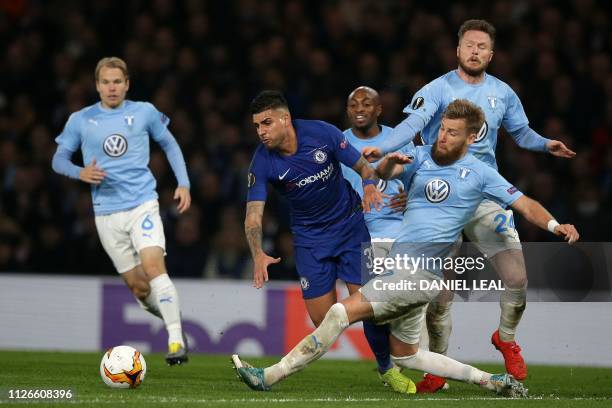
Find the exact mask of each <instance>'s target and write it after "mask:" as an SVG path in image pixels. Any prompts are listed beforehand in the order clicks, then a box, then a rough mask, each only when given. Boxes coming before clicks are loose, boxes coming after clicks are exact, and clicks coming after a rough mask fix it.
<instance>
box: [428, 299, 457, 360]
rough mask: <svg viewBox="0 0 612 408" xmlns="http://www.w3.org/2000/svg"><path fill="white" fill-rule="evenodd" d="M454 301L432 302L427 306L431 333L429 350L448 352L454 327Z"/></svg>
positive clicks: (441, 352) (429, 331)
mask: <svg viewBox="0 0 612 408" xmlns="http://www.w3.org/2000/svg"><path fill="white" fill-rule="evenodd" d="M452 304H453V303H452V302H443V303H439V302H432V303H430V304H429V306H428V307H427V332H428V333H429V350H430V351H433V352H435V353H440V354H446V351H447V350H448V339H449V338H450V335H451V331H452V329H453V322H452V320H451V314H450V310H451V305H452Z"/></svg>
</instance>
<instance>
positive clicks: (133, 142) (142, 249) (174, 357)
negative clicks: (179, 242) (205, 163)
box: [52, 57, 191, 365]
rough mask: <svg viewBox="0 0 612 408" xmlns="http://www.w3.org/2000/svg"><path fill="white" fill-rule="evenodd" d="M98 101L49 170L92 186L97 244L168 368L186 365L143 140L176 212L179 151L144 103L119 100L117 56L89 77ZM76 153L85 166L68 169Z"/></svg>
mask: <svg viewBox="0 0 612 408" xmlns="http://www.w3.org/2000/svg"><path fill="white" fill-rule="evenodd" d="M95 80H96V90H97V91H98V94H99V95H100V102H98V103H96V104H94V105H91V106H88V107H86V108H83V109H81V110H80V111H78V112H75V113H73V114H72V115H71V116H70V118H69V119H68V122H67V123H66V126H65V128H64V130H63V132H62V133H61V134H60V135H59V136H58V137H57V139H56V142H57V144H58V147H57V151H56V152H55V155H54V156H53V162H52V166H53V170H55V171H56V172H57V173H59V174H63V175H65V176H68V177H70V178H73V179H76V180H81V181H83V182H85V183H89V184H91V195H92V200H93V208H94V213H95V221H96V229H97V230H98V235H99V237H100V242H101V243H102V246H103V247H104V249H105V251H106V253H107V254H108V255H109V257H110V258H111V260H112V261H113V264H114V266H115V268H116V269H117V271H118V272H119V274H120V275H121V277H122V278H123V280H124V281H125V283H126V284H127V286H128V288H129V289H130V290H131V291H132V293H133V294H134V296H135V297H136V300H137V301H138V303H139V304H140V305H141V307H142V308H143V309H145V310H147V311H148V312H150V313H152V314H153V315H155V316H157V317H159V318H161V319H162V320H163V321H164V324H165V326H166V329H167V331H168V354H167V355H166V361H167V363H168V364H169V365H174V364H182V363H184V362H186V361H187V360H188V357H187V348H186V345H185V341H184V338H183V334H182V325H181V316H180V308H179V297H178V294H177V291H176V288H175V287H174V284H173V283H172V281H171V280H170V278H169V277H168V274H167V271H166V267H165V263H164V253H165V237H164V230H163V225H162V220H161V218H160V215H159V204H158V202H157V192H156V191H155V186H156V182H155V178H154V177H153V175H152V174H151V171H150V170H149V167H148V164H149V137H152V138H153V139H154V140H155V141H156V142H157V143H159V145H160V146H161V148H162V149H163V150H164V152H165V154H166V157H167V158H168V160H169V162H170V165H171V167H172V170H173V171H174V174H175V176H176V178H177V180H178V187H177V188H176V190H175V193H174V198H175V199H177V200H178V201H179V202H178V206H177V209H178V211H179V213H183V212H185V211H186V210H187V209H189V206H190V205H191V195H190V193H189V187H190V185H189V178H188V176H187V169H186V166H185V161H184V159H183V154H182V152H181V149H180V147H179V145H178V143H177V142H176V140H175V139H174V137H173V136H172V134H171V133H170V131H169V130H168V122H169V119H168V118H167V117H166V116H165V115H164V114H162V113H160V112H159V111H157V109H155V107H154V106H153V105H151V104H150V103H146V102H132V101H129V100H126V99H125V97H126V94H127V91H128V89H129V85H130V81H129V75H128V69H127V65H126V64H125V62H124V61H123V60H121V59H120V58H117V57H108V58H103V59H102V60H100V61H99V62H98V64H97V66H96V70H95ZM79 149H80V150H81V152H82V154H83V163H86V165H85V166H84V167H80V166H77V165H75V164H74V163H72V162H71V157H72V155H73V153H74V152H76V151H77V150H79Z"/></svg>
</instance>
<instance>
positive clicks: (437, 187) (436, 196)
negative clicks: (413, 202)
mask: <svg viewBox="0 0 612 408" xmlns="http://www.w3.org/2000/svg"><path fill="white" fill-rule="evenodd" d="M449 193H450V185H449V184H448V183H447V182H446V181H445V180H442V179H433V180H431V181H430V182H429V183H427V185H426V186H425V197H427V200H429V202H431V203H440V202H442V201H444V200H446V199H447V198H448V194H449Z"/></svg>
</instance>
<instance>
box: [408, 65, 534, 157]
mask: <svg viewBox="0 0 612 408" xmlns="http://www.w3.org/2000/svg"><path fill="white" fill-rule="evenodd" d="M455 99H467V100H469V101H470V102H472V103H474V104H476V105H478V106H479V107H480V108H481V109H482V110H483V111H484V113H485V124H484V125H483V127H482V129H481V130H480V132H479V133H478V136H477V138H476V141H475V143H473V144H472V145H471V146H470V153H472V154H474V156H476V157H477V158H478V159H480V160H482V161H483V162H485V163H487V164H488V165H490V166H491V167H493V168H494V169H497V162H496V160H495V148H496V146H497V134H498V131H499V128H500V127H502V126H503V127H504V128H505V129H506V130H507V131H508V132H512V131H515V130H517V129H520V128H522V127H525V126H527V125H528V124H529V121H528V119H527V115H526V114H525V111H524V109H523V105H522V104H521V101H520V99H519V98H518V96H517V95H516V93H515V92H514V91H513V90H512V88H510V86H508V84H506V83H505V82H503V81H501V80H499V79H497V78H495V77H494V76H492V75H488V74H486V73H485V77H484V80H483V81H482V82H480V83H478V84H468V83H466V82H465V81H463V80H462V79H461V78H460V77H459V74H458V73H457V71H456V70H454V71H450V72H448V73H447V74H445V75H442V76H441V77H439V78H437V79H435V80H433V81H431V82H430V83H429V84H427V85H425V86H424V87H423V88H421V89H420V90H419V91H418V92H416V93H415V94H414V97H413V98H412V101H411V102H410V105H408V106H406V108H404V112H405V113H408V114H414V115H419V116H420V117H421V118H423V120H424V121H425V123H426V125H425V127H424V128H423V130H422V131H421V137H422V138H423V142H424V143H425V144H428V145H431V144H433V143H434V142H435V141H436V139H437V137H438V130H439V129H440V122H441V120H442V114H443V113H444V110H445V109H446V107H447V106H448V105H449V104H450V103H451V102H452V101H454V100H455Z"/></svg>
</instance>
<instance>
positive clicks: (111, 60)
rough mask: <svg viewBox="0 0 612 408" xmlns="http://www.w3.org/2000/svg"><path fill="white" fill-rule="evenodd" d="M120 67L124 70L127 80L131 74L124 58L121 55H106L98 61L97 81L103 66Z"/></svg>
mask: <svg viewBox="0 0 612 408" xmlns="http://www.w3.org/2000/svg"><path fill="white" fill-rule="evenodd" d="M104 67H106V68H119V69H120V70H121V72H123V76H125V80H126V81H127V80H128V79H129V78H130V74H129V73H128V68H127V64H126V63H125V61H124V60H122V59H121V58H119V57H105V58H102V59H101V60H100V61H98V64H97V65H96V71H95V77H96V82H98V81H99V80H100V70H101V69H102V68H104Z"/></svg>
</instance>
